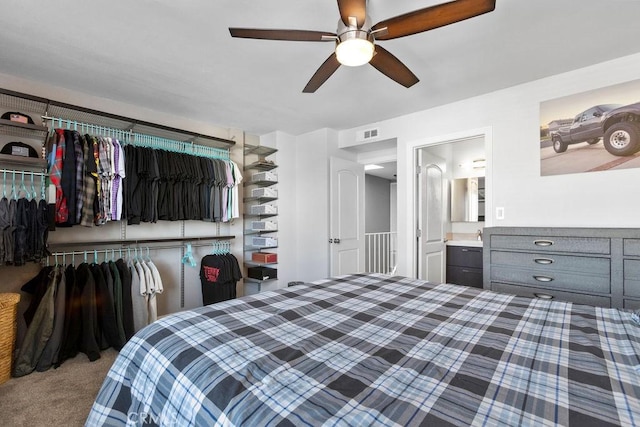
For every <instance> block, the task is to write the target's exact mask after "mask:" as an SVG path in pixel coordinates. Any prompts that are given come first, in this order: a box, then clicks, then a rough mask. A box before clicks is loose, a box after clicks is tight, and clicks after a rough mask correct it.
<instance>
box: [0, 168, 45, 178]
mask: <svg viewBox="0 0 640 427" xmlns="http://www.w3.org/2000/svg"><path fill="white" fill-rule="evenodd" d="M5 172H6V173H14V172H15V173H16V175H17V174H21V175H25V176H30V175H34V176H44V177H48V176H49V174H48V173H44V172H31V171H24V170H14V169H0V173H5Z"/></svg>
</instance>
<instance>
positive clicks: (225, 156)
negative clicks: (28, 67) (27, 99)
mask: <svg viewBox="0 0 640 427" xmlns="http://www.w3.org/2000/svg"><path fill="white" fill-rule="evenodd" d="M41 117H42V119H43V120H51V122H52V127H56V121H57V122H58V126H60V127H62V124H63V123H64V125H65V126H66V128H67V129H73V130H76V131H77V130H78V128H79V129H80V130H81V131H86V132H89V133H99V134H104V135H107V136H112V137H116V138H120V139H121V141H120V142H121V144H122V145H128V144H131V145H133V146H140V147H151V148H156V149H160V150H167V151H170V152H177V153H184V154H190V155H195V156H199V157H207V158H212V159H222V160H230V155H229V149H228V148H217V147H209V146H207V145H202V144H195V143H193V142H190V141H178V140H174V139H169V138H164V137H161V136H154V135H148V134H143V133H138V132H133V131H132V130H124V129H118V128H112V127H109V126H101V125H96V124H92V123H86V122H78V121H75V120H70V119H64V118H61V117H52V116H41Z"/></svg>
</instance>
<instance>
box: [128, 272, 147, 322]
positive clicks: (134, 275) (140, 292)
mask: <svg viewBox="0 0 640 427" xmlns="http://www.w3.org/2000/svg"><path fill="white" fill-rule="evenodd" d="M127 266H128V267H129V271H130V272H131V305H132V308H133V329H134V331H135V332H138V331H139V330H140V329H142V328H144V327H145V326H147V321H148V320H149V308H148V307H147V288H146V285H145V284H144V277H143V278H142V281H141V280H140V275H139V274H138V269H137V268H136V266H135V264H134V263H133V261H132V260H129V261H128V263H127ZM141 284H142V286H141Z"/></svg>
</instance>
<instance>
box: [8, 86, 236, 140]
mask: <svg viewBox="0 0 640 427" xmlns="http://www.w3.org/2000/svg"><path fill="white" fill-rule="evenodd" d="M0 93H3V94H5V95H9V96H15V97H17V98H23V99H28V100H31V101H36V102H40V103H43V104H47V105H48V106H56V107H60V108H66V109H69V110H75V111H79V112H82V113H88V114H95V115H97V116H102V117H107V118H109V119H114V120H120V121H123V122H130V123H131V124H133V125H140V126H149V127H153V128H156V129H161V130H164V131H168V132H175V133H181V134H185V135H189V136H191V137H193V138H203V139H209V140H212V141H217V142H221V143H224V144H226V145H231V146H233V145H235V144H236V142H235V141H233V140H231V139H225V138H218V137H216V136H210V135H203V134H201V133H197V132H191V131H187V130H184V129H178V128H174V127H171V126H165V125H159V124H157V123H151V122H147V121H143V120H137V119H133V118H131V117H125V116H120V115H117V114H111V113H106V112H104V111H98V110H93V109H91V108H86V107H80V106H78V105H72V104H67V103H64V102H59V101H54V100H51V99H46V98H42V97H38V96H33V95H29V94H26V93H21V92H15V91H12V90H8V89H2V88H0Z"/></svg>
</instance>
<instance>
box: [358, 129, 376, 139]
mask: <svg viewBox="0 0 640 427" xmlns="http://www.w3.org/2000/svg"><path fill="white" fill-rule="evenodd" d="M358 136H359V138H358V140H359V141H366V140H368V139H373V138H377V137H378V129H377V128H376V129H367V130H364V131H360V132H358Z"/></svg>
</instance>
